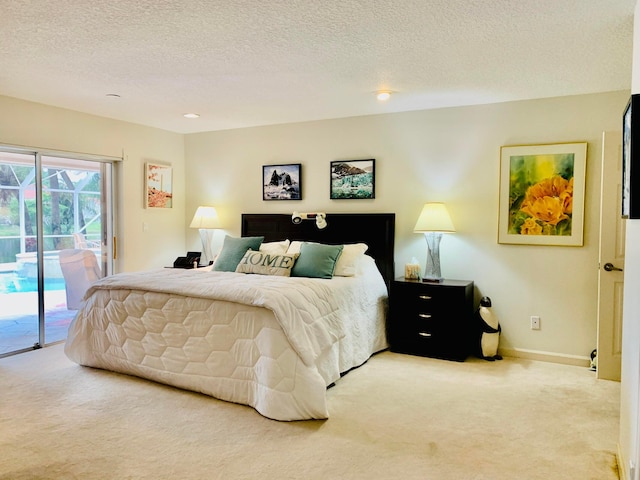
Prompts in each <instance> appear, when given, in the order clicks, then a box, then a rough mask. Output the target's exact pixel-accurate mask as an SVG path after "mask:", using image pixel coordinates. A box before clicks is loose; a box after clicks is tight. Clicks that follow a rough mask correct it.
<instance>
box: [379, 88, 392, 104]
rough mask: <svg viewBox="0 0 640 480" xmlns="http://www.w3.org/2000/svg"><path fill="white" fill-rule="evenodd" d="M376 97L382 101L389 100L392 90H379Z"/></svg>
mask: <svg viewBox="0 0 640 480" xmlns="http://www.w3.org/2000/svg"><path fill="white" fill-rule="evenodd" d="M376 98H377V99H378V100H380V101H381V102H384V101H387V100H389V98H391V90H378V91H377V92H376Z"/></svg>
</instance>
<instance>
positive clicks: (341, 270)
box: [333, 243, 369, 277]
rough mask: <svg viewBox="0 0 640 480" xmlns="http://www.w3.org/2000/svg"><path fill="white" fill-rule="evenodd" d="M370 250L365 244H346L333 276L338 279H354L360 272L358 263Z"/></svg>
mask: <svg viewBox="0 0 640 480" xmlns="http://www.w3.org/2000/svg"><path fill="white" fill-rule="evenodd" d="M368 248H369V247H368V246H367V244H365V243H351V244H345V245H344V248H343V249H342V253H341V254H340V256H339V257H338V261H337V262H336V269H335V271H334V272H333V274H334V275H336V276H338V277H353V276H354V275H355V274H356V272H357V271H358V263H360V260H361V259H362V257H364V252H366V251H367V249H368Z"/></svg>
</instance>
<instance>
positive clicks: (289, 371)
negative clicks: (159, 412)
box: [65, 257, 387, 420]
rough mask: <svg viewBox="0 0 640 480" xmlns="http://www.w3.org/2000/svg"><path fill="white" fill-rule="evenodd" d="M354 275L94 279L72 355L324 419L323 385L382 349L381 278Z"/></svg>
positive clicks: (363, 272) (267, 410)
mask: <svg viewBox="0 0 640 480" xmlns="http://www.w3.org/2000/svg"><path fill="white" fill-rule="evenodd" d="M359 268H360V270H359V272H358V273H357V275H355V276H353V277H334V278H332V279H310V278H297V277H295V278H291V277H274V276H266V275H247V274H241V273H235V272H211V271H201V270H175V269H160V270H155V271H148V272H137V273H124V274H117V275H113V276H110V277H106V278H104V279H101V280H99V281H98V282H97V283H95V284H94V285H93V286H92V287H91V288H90V289H89V291H88V292H87V294H86V295H85V300H84V302H83V304H82V305H81V307H80V309H79V311H78V314H77V315H76V317H75V319H74V320H73V322H72V323H71V325H70V327H69V333H68V338H67V342H66V344H65V353H66V354H67V356H68V357H69V358H70V359H71V360H73V361H74V362H76V363H78V364H80V365H85V366H90V367H95V368H102V369H106V370H110V371H114V372H119V373H124V374H129V375H136V376H139V377H142V378H147V379H150V380H153V381H157V382H161V383H164V384H168V385H172V386H175V387H179V388H183V389H187V390H192V391H196V392H201V393H204V394H207V395H210V396H212V397H215V398H218V399H221V400H226V401H230V402H235V403H240V404H244V405H249V406H252V407H253V408H255V409H256V410H257V411H258V412H259V413H260V414H262V415H264V416H265V417H268V418H272V419H276V420H305V419H324V418H328V416H329V412H328V407H327V400H326V388H327V386H328V385H330V384H333V383H335V382H337V381H338V380H339V379H340V375H341V373H343V372H346V371H348V370H349V369H351V368H353V367H356V366H359V365H361V364H362V363H364V362H366V360H367V359H368V358H369V357H370V356H371V355H372V354H373V353H375V352H377V351H380V350H383V349H384V348H386V346H387V344H386V338H385V328H384V321H385V314H386V307H387V288H386V285H385V283H384V280H383V279H382V276H381V275H380V273H379V272H378V270H377V268H376V266H375V263H374V262H373V259H371V258H370V257H365V261H363V262H361V266H360V267H359Z"/></svg>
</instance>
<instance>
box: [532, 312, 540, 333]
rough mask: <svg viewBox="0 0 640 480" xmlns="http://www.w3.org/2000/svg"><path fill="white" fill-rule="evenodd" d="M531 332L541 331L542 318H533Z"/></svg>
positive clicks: (534, 316) (533, 316) (535, 316)
mask: <svg viewBox="0 0 640 480" xmlns="http://www.w3.org/2000/svg"><path fill="white" fill-rule="evenodd" d="M531 330H540V317H538V316H537V315H532V316H531Z"/></svg>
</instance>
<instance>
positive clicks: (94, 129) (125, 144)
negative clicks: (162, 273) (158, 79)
mask: <svg viewBox="0 0 640 480" xmlns="http://www.w3.org/2000/svg"><path fill="white" fill-rule="evenodd" d="M0 144H11V145H22V146H28V147H37V148H45V149H54V150H62V151H67V152H79V153H85V154H94V155H105V156H113V157H121V158H122V157H124V161H123V162H121V163H120V165H119V167H118V176H119V187H120V188H119V190H118V194H117V197H118V198H117V201H118V207H119V214H118V218H119V223H118V225H117V226H116V228H117V237H118V243H117V251H118V258H119V260H118V262H117V264H116V269H117V271H118V270H119V271H131V270H140V269H144V268H150V267H161V266H164V265H170V264H171V263H172V262H173V259H174V258H175V257H177V256H178V255H180V254H183V255H184V253H183V252H184V251H185V225H184V222H185V220H184V219H185V184H184V136H183V135H180V134H176V133H171V132H166V131H163V130H158V129H154V128H149V127H143V126H140V125H134V124H131V123H125V122H119V121H115V120H110V119H106V118H101V117H96V116H92V115H86V114H83V113H79V112H73V111H70V110H64V109H61V108H55V107H49V106H45V105H41V104H37V103H31V102H25V101H22V100H18V99H15V98H10V97H3V96H0ZM147 161H155V162H162V163H171V165H172V166H173V185H174V207H173V208H172V209H170V210H169V209H166V210H162V211H157V210H153V209H145V208H144V193H143V192H144V188H143V187H144V163H145V162H147ZM143 222H144V223H146V224H147V227H148V228H147V231H146V232H143V228H142V225H143Z"/></svg>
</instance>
